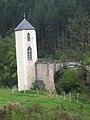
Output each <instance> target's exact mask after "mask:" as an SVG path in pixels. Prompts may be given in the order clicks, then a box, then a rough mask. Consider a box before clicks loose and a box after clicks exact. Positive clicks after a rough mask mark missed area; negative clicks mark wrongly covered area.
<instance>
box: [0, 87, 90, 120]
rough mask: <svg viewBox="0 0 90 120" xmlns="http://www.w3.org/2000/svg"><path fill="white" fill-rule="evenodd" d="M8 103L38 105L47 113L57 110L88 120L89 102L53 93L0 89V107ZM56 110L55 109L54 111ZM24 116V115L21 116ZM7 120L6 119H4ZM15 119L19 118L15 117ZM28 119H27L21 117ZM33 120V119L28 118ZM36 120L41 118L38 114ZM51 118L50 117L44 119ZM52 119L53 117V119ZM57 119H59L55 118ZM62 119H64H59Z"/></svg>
mask: <svg viewBox="0 0 90 120" xmlns="http://www.w3.org/2000/svg"><path fill="white" fill-rule="evenodd" d="M8 103H19V104H21V105H23V106H32V105H36V104H38V105H40V106H42V107H43V108H44V109H45V110H46V111H49V112H47V113H49V114H54V113H55V112H56V111H57V114H59V113H58V112H59V111H60V112H61V111H62V112H68V113H69V114H71V115H74V116H79V117H80V118H78V120H90V104H85V103H81V102H76V101H72V100H64V99H63V97H61V96H57V97H55V95H52V96H51V95H50V94H48V93H40V94H38V93H36V91H28V92H25V93H24V92H15V93H12V90H11V89H4V88H1V89H0V107H1V108H2V107H3V106H4V105H7V104H8ZM55 110H56V111H55ZM23 118H24V117H23ZM0 120H1V119H0ZM2 120H3V119H2ZM6 120H8V119H6ZM15 120H21V119H20V118H19V119H16V118H15ZM23 120H29V119H23ZM30 120H34V119H30ZM37 120H42V119H41V117H40V116H38V119H37ZM46 120H51V119H48V118H47V119H46ZM53 120H54V119H53ZM55 120H59V119H55ZM60 120H64V119H60ZM68 120H69V119H68ZM70 120H74V119H70Z"/></svg>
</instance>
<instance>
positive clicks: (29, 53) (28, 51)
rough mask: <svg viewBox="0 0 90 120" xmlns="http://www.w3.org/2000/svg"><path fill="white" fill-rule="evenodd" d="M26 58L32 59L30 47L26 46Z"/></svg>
mask: <svg viewBox="0 0 90 120" xmlns="http://www.w3.org/2000/svg"><path fill="white" fill-rule="evenodd" d="M27 59H28V60H32V48H31V47H28V49H27Z"/></svg>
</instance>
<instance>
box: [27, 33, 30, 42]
mask: <svg viewBox="0 0 90 120" xmlns="http://www.w3.org/2000/svg"><path fill="white" fill-rule="evenodd" d="M27 41H30V33H28V34H27Z"/></svg>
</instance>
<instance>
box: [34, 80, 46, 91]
mask: <svg viewBox="0 0 90 120" xmlns="http://www.w3.org/2000/svg"><path fill="white" fill-rule="evenodd" d="M37 88H38V89H39V90H44V89H45V84H44V81H43V80H35V82H34V83H33V89H37Z"/></svg>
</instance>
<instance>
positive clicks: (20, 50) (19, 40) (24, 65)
mask: <svg viewBox="0 0 90 120" xmlns="http://www.w3.org/2000/svg"><path fill="white" fill-rule="evenodd" d="M28 33H30V41H28V40H27V34H28ZM15 38H16V58H17V73H18V90H19V91H21V90H29V89H30V87H31V86H32V82H33V81H34V80H35V62H36V61H37V46H36V32H35V30H20V31H15ZM28 47H31V48H32V59H31V60H28V59H27V49H28Z"/></svg>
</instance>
